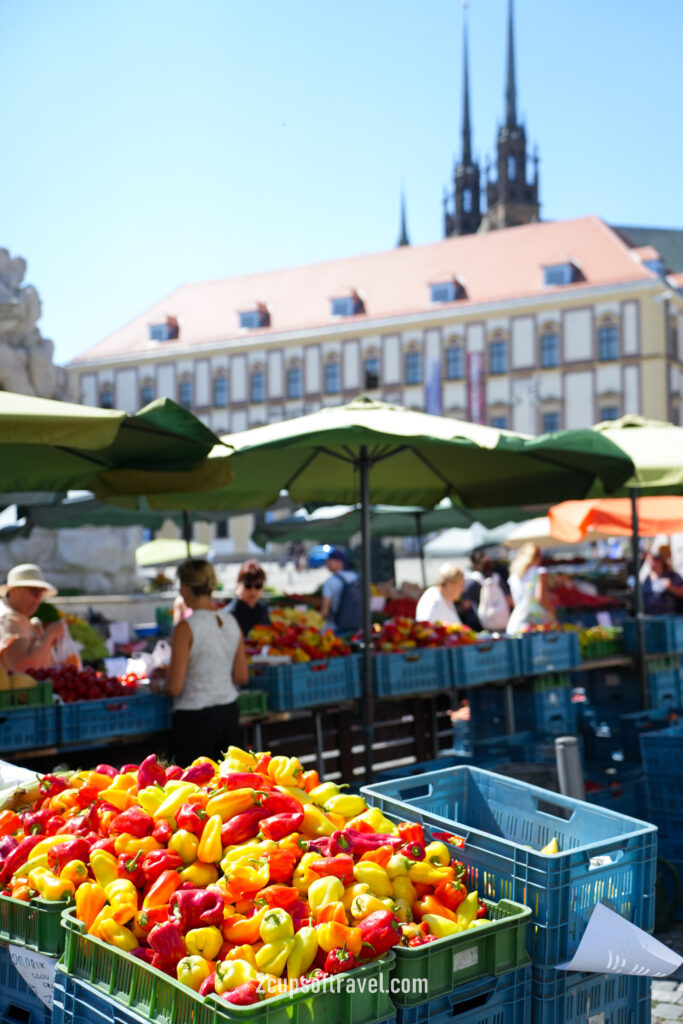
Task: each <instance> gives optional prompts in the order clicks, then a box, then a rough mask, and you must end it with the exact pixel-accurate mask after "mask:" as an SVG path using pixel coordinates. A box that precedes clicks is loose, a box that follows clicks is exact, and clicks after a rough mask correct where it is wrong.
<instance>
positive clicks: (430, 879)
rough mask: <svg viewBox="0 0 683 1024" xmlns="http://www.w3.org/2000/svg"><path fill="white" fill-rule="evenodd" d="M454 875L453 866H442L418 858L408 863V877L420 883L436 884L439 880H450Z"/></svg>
mask: <svg viewBox="0 0 683 1024" xmlns="http://www.w3.org/2000/svg"><path fill="white" fill-rule="evenodd" d="M454 877H455V872H454V870H453V868H442V867H438V866H437V865H436V864H428V863H427V861H424V860H418V861H416V862H415V863H414V864H411V865H410V868H409V869H408V878H409V879H410V881H411V882H417V883H418V884H420V885H438V884H439V883H440V882H452V881H453V878H454Z"/></svg>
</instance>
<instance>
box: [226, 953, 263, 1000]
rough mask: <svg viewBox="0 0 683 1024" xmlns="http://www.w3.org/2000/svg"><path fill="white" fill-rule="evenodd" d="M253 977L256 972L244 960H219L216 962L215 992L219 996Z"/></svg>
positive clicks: (256, 975) (256, 974) (256, 976)
mask: <svg viewBox="0 0 683 1024" xmlns="http://www.w3.org/2000/svg"><path fill="white" fill-rule="evenodd" d="M255 978H258V973H257V971H256V969H255V968H254V967H252V965H251V964H250V963H247V961H246V960H221V962H220V963H218V964H216V992H217V993H218V995H219V996H220V995H222V994H223V992H232V990H233V989H234V988H237V986H238V985H243V984H244V983H245V981H253V980H254V979H255Z"/></svg>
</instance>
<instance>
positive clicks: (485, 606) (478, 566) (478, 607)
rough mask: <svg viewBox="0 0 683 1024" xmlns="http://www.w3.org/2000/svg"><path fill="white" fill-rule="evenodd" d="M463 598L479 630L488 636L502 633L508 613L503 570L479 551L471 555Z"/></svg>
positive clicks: (510, 607)
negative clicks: (466, 601) (485, 632)
mask: <svg viewBox="0 0 683 1024" xmlns="http://www.w3.org/2000/svg"><path fill="white" fill-rule="evenodd" d="M465 598H466V599H467V600H468V601H470V602H471V604H472V608H473V610H474V611H476V615H477V618H478V620H479V623H480V626H479V628H480V629H486V630H490V631H491V632H500V631H502V630H504V629H505V627H506V626H507V623H508V619H509V618H510V611H511V609H512V598H511V597H510V588H509V586H508V584H507V581H506V579H505V572H504V570H503V567H502V566H500V565H498V564H497V563H496V562H494V561H493V559H492V558H491V556H490V555H488V554H487V553H486V551H483V550H481V549H479V550H477V551H475V552H473V554H472V572H471V573H470V574H469V577H468V580H467V584H466V586H465ZM463 621H464V620H463ZM468 625H469V623H468ZM474 628H476V627H474Z"/></svg>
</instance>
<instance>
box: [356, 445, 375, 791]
mask: <svg viewBox="0 0 683 1024" xmlns="http://www.w3.org/2000/svg"><path fill="white" fill-rule="evenodd" d="M359 467H360V493H361V593H362V612H363V677H362V694H363V738H364V746H365V781H366V782H371V781H372V765H373V759H372V746H373V740H374V734H375V721H374V719H375V707H374V704H375V700H374V694H373V688H372V646H371V643H372V614H371V610H370V583H371V580H370V575H371V568H370V459H369V458H368V450H367V448H366V447H365V445H361V449H360V461H359Z"/></svg>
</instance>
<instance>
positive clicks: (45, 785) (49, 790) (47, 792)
mask: <svg viewBox="0 0 683 1024" xmlns="http://www.w3.org/2000/svg"><path fill="white" fill-rule="evenodd" d="M68 786H69V784H68V782H67V781H66V780H65V779H63V778H61V776H59V775H52V774H49V775H43V776H42V778H41V780H40V782H39V783H38V788H39V790H40V793H41V796H42V798H43V799H44V800H45V799H47V798H48V797H51V796H56V795H57V793H63V792H64V790H65V789H68Z"/></svg>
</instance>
